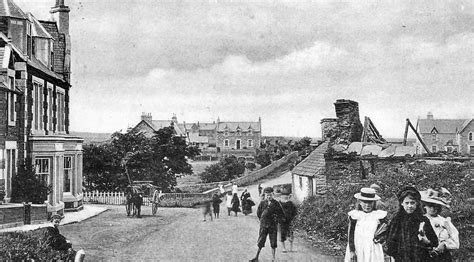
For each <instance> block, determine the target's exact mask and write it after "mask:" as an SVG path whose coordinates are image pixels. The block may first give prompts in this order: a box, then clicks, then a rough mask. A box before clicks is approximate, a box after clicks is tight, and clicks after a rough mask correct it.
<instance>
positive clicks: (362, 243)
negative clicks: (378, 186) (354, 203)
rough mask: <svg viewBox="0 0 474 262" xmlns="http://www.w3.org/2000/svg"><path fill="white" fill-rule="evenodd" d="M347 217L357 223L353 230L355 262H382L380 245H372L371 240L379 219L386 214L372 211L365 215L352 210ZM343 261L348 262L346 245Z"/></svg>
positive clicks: (381, 211) (348, 254)
mask: <svg viewBox="0 0 474 262" xmlns="http://www.w3.org/2000/svg"><path fill="white" fill-rule="evenodd" d="M348 215H349V217H350V218H352V219H354V220H356V221H357V222H356V226H355V230H354V246H355V253H356V256H357V261H362V262H379V261H380V262H383V261H384V253H383V249H382V245H381V244H376V243H374V241H373V240H374V236H375V231H376V230H377V226H378V225H379V223H380V219H383V218H385V217H386V216H387V212H386V211H383V210H374V211H372V212H370V213H365V212H364V211H361V210H352V211H350V212H349V213H348ZM344 261H345V262H349V261H350V250H349V245H347V249H346V256H345V259H344Z"/></svg>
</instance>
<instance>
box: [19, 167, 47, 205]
mask: <svg viewBox="0 0 474 262" xmlns="http://www.w3.org/2000/svg"><path fill="white" fill-rule="evenodd" d="M49 193H51V186H48V182H47V181H46V179H43V178H42V177H40V176H39V175H37V174H36V172H35V169H34V167H33V164H32V161H31V158H27V159H26V160H25V162H24V163H22V164H21V165H20V166H19V167H18V173H17V174H16V175H14V176H13V177H12V202H14V203H21V202H32V203H33V204H44V201H45V200H46V199H47V198H48V194H49Z"/></svg>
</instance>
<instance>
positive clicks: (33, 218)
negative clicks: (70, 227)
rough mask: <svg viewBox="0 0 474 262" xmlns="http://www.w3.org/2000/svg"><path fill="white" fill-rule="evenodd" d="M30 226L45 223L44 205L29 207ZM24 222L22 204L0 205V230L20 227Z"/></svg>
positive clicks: (46, 215) (46, 216) (46, 217)
mask: <svg viewBox="0 0 474 262" xmlns="http://www.w3.org/2000/svg"><path fill="white" fill-rule="evenodd" d="M29 220H30V222H31V224H38V223H45V222H47V221H48V214H47V212H46V205H35V204H33V205H31V207H30V218H29ZM24 222H25V207H24V206H23V204H6V205H0V228H8V227H16V226H21V225H23V224H24Z"/></svg>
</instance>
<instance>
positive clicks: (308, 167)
mask: <svg viewBox="0 0 474 262" xmlns="http://www.w3.org/2000/svg"><path fill="white" fill-rule="evenodd" d="M327 149H328V143H327V142H324V143H322V144H321V145H319V146H318V147H317V148H316V149H314V150H313V152H311V154H309V156H307V157H306V158H305V159H304V160H303V161H301V163H299V164H298V165H297V166H295V168H293V170H292V171H291V173H292V174H294V175H299V176H309V177H314V176H315V175H318V174H319V173H320V172H322V171H324V170H325V168H326V161H325V160H324V153H326V151H327Z"/></svg>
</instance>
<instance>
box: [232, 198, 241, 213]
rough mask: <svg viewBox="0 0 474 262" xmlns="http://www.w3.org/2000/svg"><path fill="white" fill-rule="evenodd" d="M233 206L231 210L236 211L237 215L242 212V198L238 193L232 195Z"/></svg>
mask: <svg viewBox="0 0 474 262" xmlns="http://www.w3.org/2000/svg"><path fill="white" fill-rule="evenodd" d="M231 204H232V208H231V210H232V211H233V212H234V213H235V216H237V213H238V212H240V200H239V197H238V196H237V193H234V195H233V196H232V201H231Z"/></svg>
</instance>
